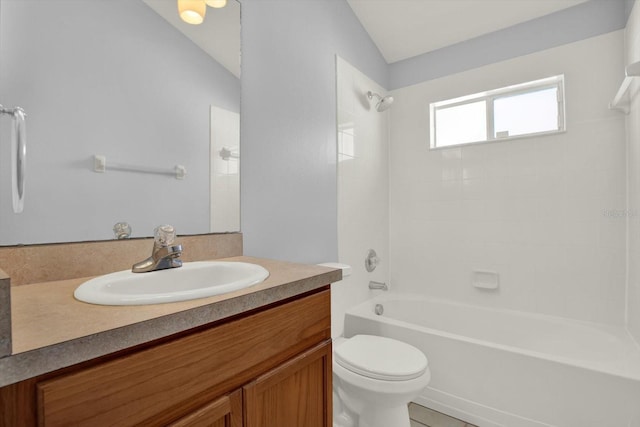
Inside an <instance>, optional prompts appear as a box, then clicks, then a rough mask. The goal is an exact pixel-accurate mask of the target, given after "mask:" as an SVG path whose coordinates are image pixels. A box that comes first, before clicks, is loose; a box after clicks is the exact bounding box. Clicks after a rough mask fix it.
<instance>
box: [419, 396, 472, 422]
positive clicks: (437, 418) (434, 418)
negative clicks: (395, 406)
mask: <svg viewBox="0 0 640 427" xmlns="http://www.w3.org/2000/svg"><path fill="white" fill-rule="evenodd" d="M409 416H410V417H411V427H477V426H474V425H473V424H469V423H466V422H464V421H461V420H459V419H457V418H452V417H450V416H448V415H445V414H442V413H440V412H436V411H434V410H432V409H429V408H425V407H424V406H420V405H417V404H415V403H413V402H412V403H410V404H409Z"/></svg>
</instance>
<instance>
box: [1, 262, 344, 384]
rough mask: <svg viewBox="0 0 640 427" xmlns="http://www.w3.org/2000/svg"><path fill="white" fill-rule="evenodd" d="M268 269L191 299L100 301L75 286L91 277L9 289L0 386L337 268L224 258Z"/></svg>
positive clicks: (221, 314) (243, 307)
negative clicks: (8, 345)
mask: <svg viewBox="0 0 640 427" xmlns="http://www.w3.org/2000/svg"><path fill="white" fill-rule="evenodd" d="M224 260H225V261H243V262H250V263H254V264H259V265H262V266H263V267H265V268H266V269H267V270H269V273H270V275H269V277H268V278H267V279H266V280H265V281H264V282H262V283H260V284H258V285H255V286H252V287H249V288H246V289H242V290H239V291H235V292H231V293H228V294H225V295H217V296H213V297H208V298H201V299H197V300H191V301H183V302H175V303H168V304H156V305H143V306H99V305H92V304H86V303H83V302H80V301H77V300H75V299H74V297H73V291H74V290H75V288H76V287H78V286H79V285H80V284H81V283H83V282H84V281H86V280H87V279H88V278H80V279H70V280H61V281H56V282H46V283H35V284H31V285H23V286H17V287H12V288H11V312H12V313H11V320H12V347H13V349H12V354H11V355H10V356H7V357H4V358H0V387H1V386H5V385H8V384H12V383H15V382H18V381H22V380H24V379H27V378H31V377H34V376H36V375H40V374H44V373H47V372H51V371H54V370H56V369H60V368H63V367H66V366H71V365H74V364H76V363H80V362H84V361H87V360H90V359H93V358H96V357H100V356H103V355H106V354H109V353H113V352H115V351H119V350H123V349H126V348H129V347H132V346H135V345H138V344H143V343H145V342H149V341H152V340H155V339H158V338H162V337H166V336H169V335H172V334H175V333H178V332H182V331H185V330H188V329H191V328H194V327H197V326H201V325H205V324H207V323H210V322H214V321H216V320H220V319H224V318H227V317H230V316H233V315H236V314H240V313H243V312H245V311H248V310H252V309H255V308H259V307H262V306H265V305H268V304H272V303H275V302H278V301H281V300H284V299H287V298H290V297H293V296H296V295H300V294H303V293H305V292H309V291H312V290H315V289H318V288H320V287H322V286H325V285H327V284H329V283H333V282H337V281H339V280H340V279H341V277H342V272H341V271H340V270H335V269H331V268H327V267H320V266H316V265H305V264H296V263H289V262H283V261H273V260H266V259H260V258H250V257H233V258H225V259H224Z"/></svg>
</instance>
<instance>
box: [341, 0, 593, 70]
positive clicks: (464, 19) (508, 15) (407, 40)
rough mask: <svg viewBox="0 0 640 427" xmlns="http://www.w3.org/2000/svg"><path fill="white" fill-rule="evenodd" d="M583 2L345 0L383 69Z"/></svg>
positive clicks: (529, 0)
mask: <svg viewBox="0 0 640 427" xmlns="http://www.w3.org/2000/svg"><path fill="white" fill-rule="evenodd" d="M584 1H586V0H347V2H348V3H349V5H350V6H351V8H352V9H353V11H354V12H355V14H356V16H357V17H358V19H359V20H360V22H361V23H362V25H363V26H364V28H365V30H366V31H367V32H368V33H369V36H370V37H371V39H372V40H373V42H374V43H375V44H376V45H377V46H378V49H380V52H381V53H382V56H383V57H384V59H385V60H386V61H387V63H393V62H396V61H400V60H402V59H406V58H411V57H413V56H416V55H420V54H423V53H426V52H430V51H432V50H436V49H440V48H442V47H446V46H450V45H452V44H455V43H459V42H462V41H465V40H469V39H472V38H475V37H478V36H481V35H483V34H487V33H490V32H493V31H497V30H500V29H503V28H507V27H510V26H512V25H516V24H519V23H522V22H525V21H529V20H531V19H534V18H538V17H541V16H544V15H548V14H550V13H553V12H557V11H559V10H562V9H566V8H568V7H571V6H575V5H577V4H578V3H582V2H584Z"/></svg>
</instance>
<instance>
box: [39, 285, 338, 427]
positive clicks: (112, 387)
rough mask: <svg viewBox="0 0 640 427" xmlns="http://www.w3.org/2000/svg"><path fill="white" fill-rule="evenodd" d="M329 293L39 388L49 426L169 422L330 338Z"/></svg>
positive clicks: (42, 415)
mask: <svg viewBox="0 0 640 427" xmlns="http://www.w3.org/2000/svg"><path fill="white" fill-rule="evenodd" d="M330 316H331V314H330V294H329V291H328V290H325V291H322V292H319V293H316V294H313V295H309V296H306V297H303V298H300V299H298V300H294V301H292V302H289V303H287V304H283V305H280V306H276V307H273V308H270V309H268V310H264V311H261V312H257V313H255V314H252V315H250V316H246V317H243V318H240V319H237V320H234V321H231V322H228V323H223V324H221V325H218V326H215V327H212V328H210V329H207V330H204V331H200V332H196V333H194V334H192V335H188V336H186V337H182V338H178V339H175V340H173V341H170V342H167V343H164V344H160V345H158V346H155V347H152V348H149V349H145V350H142V351H139V352H137V353H132V354H129V355H127V356H123V357H120V358H118V359H114V360H111V361H109V362H105V363H102V364H100V365H96V366H93V367H91V368H88V369H84V370H82V371H78V372H75V373H71V374H68V375H64V376H61V377H58V378H54V379H51V380H48V381H44V382H40V383H38V385H37V397H38V422H39V424H40V425H45V426H62V425H67V426H68V425H76V426H83V425H86V426H96V425H105V426H106V425H109V426H129V425H135V424H139V423H142V422H144V423H145V425H166V424H167V423H168V422H171V421H175V420H177V419H178V418H180V417H182V416H184V415H185V414H186V413H188V412H190V411H193V410H195V409H197V408H199V407H201V406H202V405H204V404H206V403H207V402H211V401H212V400H213V399H215V398H216V397H218V396H221V395H223V394H225V393H228V392H230V391H231V390H233V389H235V388H238V387H240V386H241V385H242V384H244V383H246V382H248V381H249V380H251V379H253V378H255V377H256V376H258V375H260V374H261V373H263V372H265V371H267V370H268V369H271V368H273V367H274V366H277V365H278V364H280V363H282V362H284V361H285V360H287V359H289V358H291V357H292V356H294V355H296V354H298V353H300V352H301V351H303V350H304V349H306V348H309V347H311V346H313V345H314V344H316V343H319V342H321V341H323V340H326V339H329V338H330V337H331V326H330V324H331V319H330Z"/></svg>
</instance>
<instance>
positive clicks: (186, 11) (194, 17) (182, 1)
mask: <svg viewBox="0 0 640 427" xmlns="http://www.w3.org/2000/svg"><path fill="white" fill-rule="evenodd" d="M178 13H179V14H180V18H182V20H183V21H184V22H186V23H187V24H193V25H198V24H202V22H203V21H204V15H205V13H207V5H206V4H205V2H204V0H178Z"/></svg>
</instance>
